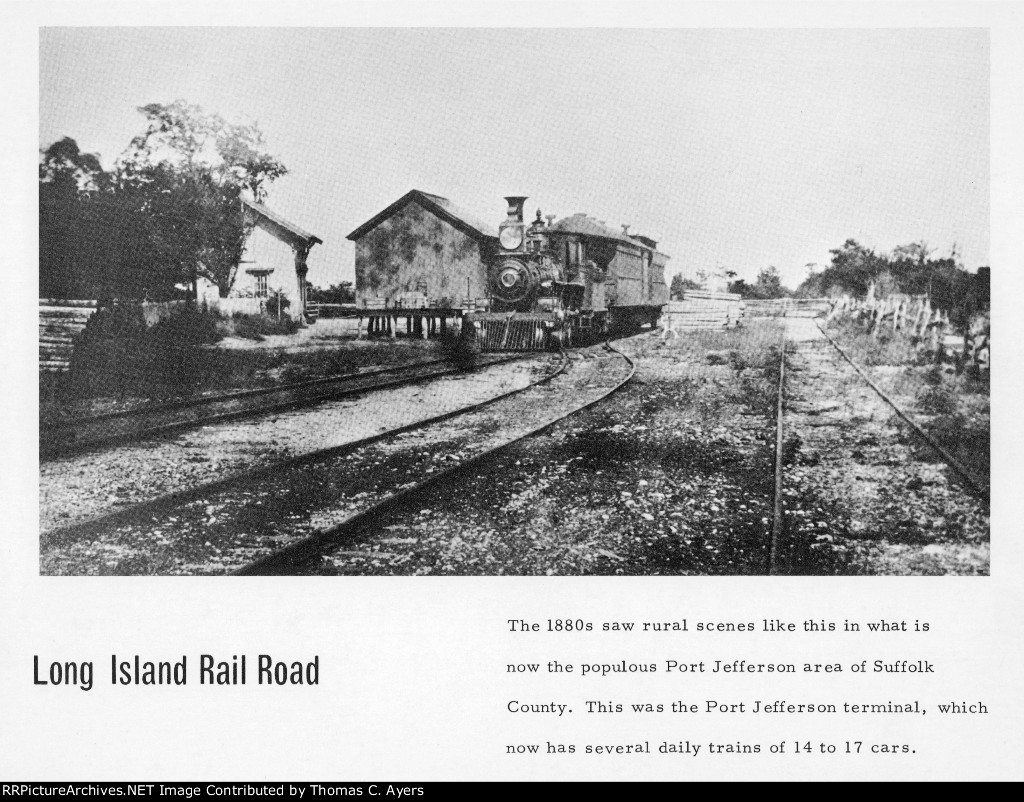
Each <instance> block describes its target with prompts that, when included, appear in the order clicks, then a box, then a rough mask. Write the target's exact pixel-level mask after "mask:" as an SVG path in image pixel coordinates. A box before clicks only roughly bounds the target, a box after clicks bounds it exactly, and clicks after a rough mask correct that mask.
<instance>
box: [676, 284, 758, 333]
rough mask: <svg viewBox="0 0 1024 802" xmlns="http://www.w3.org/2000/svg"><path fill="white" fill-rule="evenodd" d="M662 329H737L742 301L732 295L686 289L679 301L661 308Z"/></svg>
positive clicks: (740, 317) (730, 293)
mask: <svg viewBox="0 0 1024 802" xmlns="http://www.w3.org/2000/svg"><path fill="white" fill-rule="evenodd" d="M664 315H665V328H666V329H671V330H680V329H720V328H728V327H731V326H738V325H739V324H740V320H741V319H742V317H743V299H742V298H741V297H740V296H739V295H738V294H737V293H733V292H709V291H706V290H687V291H686V292H685V293H684V295H683V300H681V301H670V302H669V304H668V306H666V307H665V312H664Z"/></svg>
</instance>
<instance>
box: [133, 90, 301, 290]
mask: <svg viewBox="0 0 1024 802" xmlns="http://www.w3.org/2000/svg"><path fill="white" fill-rule="evenodd" d="M139 111H140V112H141V113H142V114H144V115H145V116H146V119H147V120H148V123H149V124H148V126H147V128H146V130H145V131H144V132H143V133H141V134H139V135H138V136H136V137H135V138H134V139H133V140H132V141H131V144H130V146H129V147H128V149H127V150H126V151H125V152H124V153H123V154H122V155H121V157H120V158H119V159H118V164H117V177H118V187H119V190H120V192H121V193H122V194H123V195H125V196H126V198H130V199H131V201H132V203H131V206H132V208H133V211H134V212H135V213H136V214H137V215H139V216H140V217H141V218H142V221H143V225H142V230H141V232H139V233H140V234H141V235H142V238H143V241H144V243H145V247H144V248H140V249H139V250H138V251H136V253H135V255H136V256H137V257H141V258H144V259H145V262H146V264H148V266H149V267H148V269H147V267H146V264H141V263H140V260H139V259H138V258H137V259H134V260H132V261H133V264H130V265H125V266H124V267H125V271H124V272H125V274H126V275H127V276H130V275H137V274H146V273H148V279H149V280H147V281H145V282H143V283H144V284H147V285H155V286H157V287H160V288H161V289H162V290H164V291H166V290H167V288H168V287H173V286H174V285H176V284H191V285H193V286H194V284H195V281H196V279H197V277H199V276H202V277H205V278H207V279H209V280H210V281H212V282H214V283H215V284H216V285H217V287H218V289H219V291H220V294H221V295H222V296H225V295H227V294H228V292H229V291H230V289H231V287H232V285H233V284H234V280H235V273H236V271H237V269H238V264H239V262H240V261H241V257H242V251H243V249H244V247H245V240H246V238H247V236H248V234H249V233H250V229H249V228H248V226H247V224H246V218H245V215H244V212H243V208H242V198H243V197H244V195H245V194H250V195H251V196H252V197H253V198H254V199H255V200H257V201H262V200H263V199H264V198H265V196H266V185H267V184H268V183H270V182H272V181H274V180H276V179H277V178H280V177H281V176H283V175H285V174H286V173H287V168H285V166H284V165H283V164H281V162H279V161H278V160H277V159H275V158H274V157H272V156H270V155H269V154H267V153H266V152H265V151H264V149H263V135H262V133H261V132H260V131H259V129H258V128H257V127H256V126H255V125H233V124H230V123H228V122H226V121H225V120H224V119H223V118H222V117H220V116H219V115H217V114H207V113H206V112H204V111H203V110H202V109H201V108H200V107H199V106H195V105H191V104H189V103H186V102H185V101H183V100H177V101H175V102H174V103H171V104H168V105H161V104H158V103H152V104H150V105H148V106H143V107H141V108H140V109H139ZM130 283H131V284H133V286H134V287H135V289H136V291H137V290H138V289H139V287H138V282H130ZM145 289H147V290H148V291H149V292H152V291H153V290H152V287H146V288H145Z"/></svg>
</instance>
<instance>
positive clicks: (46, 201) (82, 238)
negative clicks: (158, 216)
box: [39, 137, 111, 298]
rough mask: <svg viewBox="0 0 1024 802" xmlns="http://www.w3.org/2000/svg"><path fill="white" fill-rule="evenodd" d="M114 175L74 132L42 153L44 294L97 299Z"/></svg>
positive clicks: (104, 267)
mask: <svg viewBox="0 0 1024 802" xmlns="http://www.w3.org/2000/svg"><path fill="white" fill-rule="evenodd" d="M110 185H111V176H110V175H109V174H108V173H106V172H105V171H104V170H103V167H102V165H101V164H100V160H99V157H98V156H97V155H96V154H94V153H83V152H82V151H81V150H80V149H79V147H78V143H77V142H75V140H74V139H71V138H70V137H65V138H64V139H61V140H59V141H58V142H54V143H53V144H52V145H50V146H49V147H48V148H46V149H45V150H44V151H42V152H41V158H40V163H39V294H40V297H44V298H95V297H97V296H98V295H99V294H101V287H102V286H103V284H104V273H105V272H106V270H107V260H106V253H105V251H106V247H105V245H106V240H107V237H105V236H104V229H105V227H106V224H105V219H106V218H108V217H109V211H110V210H109V208H108V206H109V204H108V202H107V201H108V197H107V195H108V192H109V188H110Z"/></svg>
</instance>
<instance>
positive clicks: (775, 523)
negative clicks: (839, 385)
mask: <svg viewBox="0 0 1024 802" xmlns="http://www.w3.org/2000/svg"><path fill="white" fill-rule="evenodd" d="M785 388H786V334H785V332H783V334H782V355H781V357H780V358H779V389H778V398H777V399H776V406H775V504H774V511H773V514H772V537H771V542H770V543H769V545H768V575H769V576H774V575H776V574H778V572H779V565H778V560H779V548H780V546H781V545H782V537H783V531H784V527H785V517H784V515H783V510H782V443H783V426H784V423H783V421H784V414H783V413H784V406H785Z"/></svg>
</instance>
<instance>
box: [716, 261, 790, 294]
mask: <svg viewBox="0 0 1024 802" xmlns="http://www.w3.org/2000/svg"><path fill="white" fill-rule="evenodd" d="M733 275H735V273H734V274H733ZM729 292H735V293H737V294H739V295H741V296H742V297H744V298H752V299H769V298H786V297H787V296H790V295H792V294H793V293H792V292H791V291H790V290H789V289H787V288H786V287H784V286H783V285H782V276H780V275H779V270H778V268H776V267H774V266H768V267H765V268H763V269H762V270H761V271H760V272H759V273H758V274H757V280H756V281H755V282H754V283H753V284H748V283H747V282H746V281H744V280H743V279H735V280H734V281H730V282H729Z"/></svg>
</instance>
